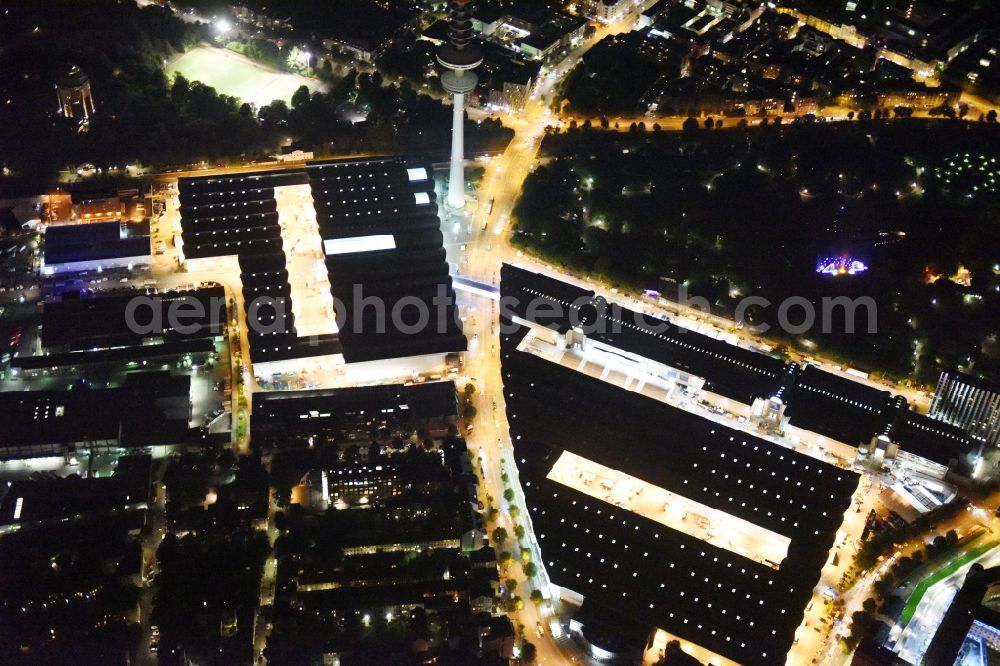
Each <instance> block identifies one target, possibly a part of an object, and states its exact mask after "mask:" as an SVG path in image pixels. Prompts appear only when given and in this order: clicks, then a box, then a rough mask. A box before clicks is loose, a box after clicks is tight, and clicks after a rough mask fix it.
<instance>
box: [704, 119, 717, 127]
mask: <svg viewBox="0 0 1000 666" xmlns="http://www.w3.org/2000/svg"><path fill="white" fill-rule="evenodd" d="M713 127H715V119H714V118H705V129H712V128H713Z"/></svg>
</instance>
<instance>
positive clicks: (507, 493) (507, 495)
mask: <svg viewBox="0 0 1000 666" xmlns="http://www.w3.org/2000/svg"><path fill="white" fill-rule="evenodd" d="M503 498H504V499H505V500H507V501H508V502H512V501H514V491H513V490H511V489H510V488H504V490H503Z"/></svg>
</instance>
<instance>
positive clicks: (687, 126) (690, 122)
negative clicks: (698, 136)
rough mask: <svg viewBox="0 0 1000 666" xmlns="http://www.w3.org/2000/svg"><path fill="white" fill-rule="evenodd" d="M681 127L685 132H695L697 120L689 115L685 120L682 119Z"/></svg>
mask: <svg viewBox="0 0 1000 666" xmlns="http://www.w3.org/2000/svg"><path fill="white" fill-rule="evenodd" d="M681 129H682V130H684V131H685V132H687V133H688V134H693V133H694V132H697V131H698V120H697V119H696V118H690V117H689V118H688V119H687V120H685V121H684V124H682V125H681Z"/></svg>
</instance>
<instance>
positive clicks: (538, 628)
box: [535, 622, 545, 638]
mask: <svg viewBox="0 0 1000 666" xmlns="http://www.w3.org/2000/svg"><path fill="white" fill-rule="evenodd" d="M535 636H538V637H539V638H542V637H543V636H545V627H543V626H542V623H541V622H536V623H535Z"/></svg>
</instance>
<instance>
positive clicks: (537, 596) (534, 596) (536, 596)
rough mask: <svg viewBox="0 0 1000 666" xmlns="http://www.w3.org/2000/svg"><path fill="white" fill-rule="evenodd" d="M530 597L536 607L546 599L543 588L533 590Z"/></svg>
mask: <svg viewBox="0 0 1000 666" xmlns="http://www.w3.org/2000/svg"><path fill="white" fill-rule="evenodd" d="M529 599H531V603H533V604H535V608H538V607H539V606H541V605H542V602H543V601H545V598H544V597H543V596H542V591H541V590H532V591H531V595H530V596H529Z"/></svg>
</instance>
